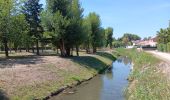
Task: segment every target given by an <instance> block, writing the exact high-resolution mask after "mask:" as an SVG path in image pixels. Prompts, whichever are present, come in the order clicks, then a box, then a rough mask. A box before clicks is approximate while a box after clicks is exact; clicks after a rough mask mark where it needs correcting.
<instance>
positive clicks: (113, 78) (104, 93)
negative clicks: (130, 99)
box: [50, 57, 132, 100]
mask: <svg viewBox="0 0 170 100" xmlns="http://www.w3.org/2000/svg"><path fill="white" fill-rule="evenodd" d="M131 66H132V65H131V60H130V59H128V58H127V57H120V58H118V59H117V60H116V61H114V62H113V64H112V68H109V69H108V70H106V71H105V73H103V74H99V75H97V76H96V77H94V78H93V79H92V80H90V81H87V82H84V83H82V84H81V85H79V86H77V87H73V88H70V89H66V90H65V91H63V92H62V93H61V94H59V95H58V96H54V97H52V98H51V99H50V100H125V95H124V90H125V89H126V87H127V86H128V80H127V78H128V76H129V74H130V71H131Z"/></svg>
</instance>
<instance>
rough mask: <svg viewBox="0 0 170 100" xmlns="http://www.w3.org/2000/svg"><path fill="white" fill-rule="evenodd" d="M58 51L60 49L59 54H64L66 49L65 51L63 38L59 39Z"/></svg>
mask: <svg viewBox="0 0 170 100" xmlns="http://www.w3.org/2000/svg"><path fill="white" fill-rule="evenodd" d="M60 41H61V42H60V51H61V56H63V57H64V56H66V51H65V44H64V39H61V40H60Z"/></svg>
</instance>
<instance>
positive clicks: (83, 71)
mask: <svg viewBox="0 0 170 100" xmlns="http://www.w3.org/2000/svg"><path fill="white" fill-rule="evenodd" d="M106 55H107V56H106ZM65 59H68V60H71V61H72V63H73V64H74V65H75V66H76V67H77V68H78V69H79V70H78V71H71V70H62V69H57V67H55V66H56V65H51V64H47V65H45V66H44V65H43V66H41V67H43V68H44V69H45V70H48V71H51V72H52V73H55V74H56V75H59V76H60V78H61V80H52V81H45V82H43V83H39V84H34V85H29V86H22V87H21V86H17V87H15V91H13V92H12V94H11V95H10V99H12V100H21V99H22V100H32V99H35V98H40V99H41V98H43V97H45V96H48V95H50V93H52V92H54V91H56V90H58V89H60V88H61V87H63V86H67V85H72V84H76V83H77V82H79V81H82V80H87V79H89V78H91V77H93V76H95V75H96V74H98V73H100V72H101V71H103V70H104V69H106V68H107V67H108V65H111V63H112V62H113V60H115V57H114V56H113V55H112V54H110V53H108V54H107V53H103V54H102V53H100V55H98V54H97V55H93V56H90V55H86V54H83V56H80V57H70V58H65ZM63 63H64V62H63Z"/></svg>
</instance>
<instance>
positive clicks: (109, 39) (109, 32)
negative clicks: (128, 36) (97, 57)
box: [105, 27, 113, 48]
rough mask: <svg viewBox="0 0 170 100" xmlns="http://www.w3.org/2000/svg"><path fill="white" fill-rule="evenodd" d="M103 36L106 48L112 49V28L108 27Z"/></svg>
mask: <svg viewBox="0 0 170 100" xmlns="http://www.w3.org/2000/svg"><path fill="white" fill-rule="evenodd" d="M105 34H106V47H107V46H108V45H109V46H110V48H112V42H113V28H111V27H108V28H107V29H106V30H105Z"/></svg>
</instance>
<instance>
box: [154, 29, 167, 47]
mask: <svg viewBox="0 0 170 100" xmlns="http://www.w3.org/2000/svg"><path fill="white" fill-rule="evenodd" d="M157 33H158V34H157V41H158V43H163V44H167V43H168V42H170V40H169V38H170V29H169V28H167V29H160V31H158V32H157Z"/></svg>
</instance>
